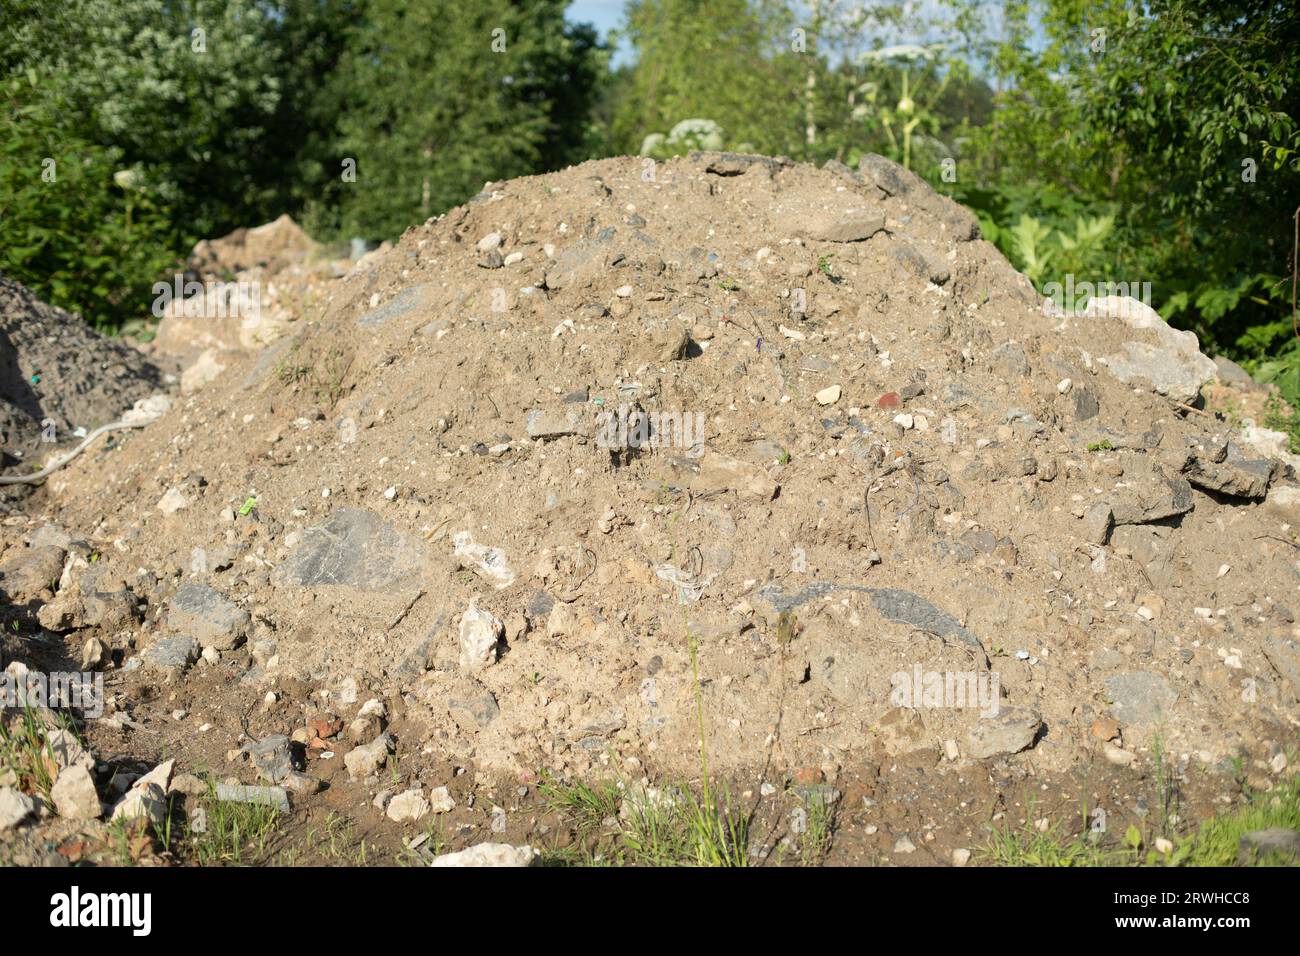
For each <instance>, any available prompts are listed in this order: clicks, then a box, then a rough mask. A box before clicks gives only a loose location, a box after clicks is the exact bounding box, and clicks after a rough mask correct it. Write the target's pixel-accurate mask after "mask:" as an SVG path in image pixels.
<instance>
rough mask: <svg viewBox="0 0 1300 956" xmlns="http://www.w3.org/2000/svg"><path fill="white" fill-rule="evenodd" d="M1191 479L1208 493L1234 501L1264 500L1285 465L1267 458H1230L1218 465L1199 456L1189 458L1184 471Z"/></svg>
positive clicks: (1183, 466)
mask: <svg viewBox="0 0 1300 956" xmlns="http://www.w3.org/2000/svg"><path fill="white" fill-rule="evenodd" d="M1180 470H1181V471H1182V473H1183V475H1184V476H1185V477H1186V478H1187V480H1188V481H1189V482H1190V483H1191V484H1193V485H1195V486H1196V487H1197V488H1201V489H1203V490H1205V491H1216V492H1219V493H1221V494H1225V495H1230V496H1232V497H1234V498H1256V499H1258V498H1263V497H1264V496H1265V495H1267V494H1268V486H1269V485H1270V484H1271V483H1272V481H1273V479H1274V478H1275V477H1277V474H1278V472H1279V471H1280V470H1281V465H1280V464H1279V463H1277V462H1275V461H1270V460H1269V459H1267V458H1260V459H1254V460H1247V459H1244V458H1229V459H1227V460H1226V461H1222V462H1214V461H1212V460H1209V459H1207V458H1203V457H1200V456H1198V455H1188V456H1187V458H1186V459H1185V461H1184V462H1183V465H1182V468H1181V469H1180Z"/></svg>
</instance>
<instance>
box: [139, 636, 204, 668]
mask: <svg viewBox="0 0 1300 956" xmlns="http://www.w3.org/2000/svg"><path fill="white" fill-rule="evenodd" d="M140 656H141V658H142V659H143V660H144V663H145V664H146V665H147V666H149V667H152V668H153V669H154V670H160V671H173V672H179V671H184V670H185V669H186V668H187V667H189V666H190V665H191V664H193V663H194V662H195V661H196V660H198V656H199V642H198V641H196V640H195V639H194V638H192V637H190V636H189V635H187V634H178V635H177V636H175V637H164V638H163V639H162V640H160V641H155V642H154V643H153V644H150V645H149V647H148V649H147V650H146V651H145V652H144V653H143V654H142V655H140Z"/></svg>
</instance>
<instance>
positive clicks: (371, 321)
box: [357, 285, 438, 328]
mask: <svg viewBox="0 0 1300 956" xmlns="http://www.w3.org/2000/svg"><path fill="white" fill-rule="evenodd" d="M437 292H438V289H437V286H432V285H414V286H411V287H410V288H409V289H403V290H402V291H401V292H399V293H398V294H397V295H396V296H394V297H393V298H392V299H390V300H389V301H388V302H385V303H383V304H382V305H380V306H379V307H378V308H375V309H372V310H371V311H369V312H367V313H366V314H365V315H363V316H362V317H361V318H359V319H357V325H359V326H361V327H362V328H376V327H378V326H381V325H386V324H387V323H389V322H391V321H392V320H393V319H397V318H401V317H402V316H404V315H406V314H407V313H409V312H412V311H414V310H415V309H418V308H420V307H421V306H425V305H431V304H432V302H433V299H434V296H435V295H437Z"/></svg>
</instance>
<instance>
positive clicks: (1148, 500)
mask: <svg viewBox="0 0 1300 956" xmlns="http://www.w3.org/2000/svg"><path fill="white" fill-rule="evenodd" d="M1125 485H1126V486H1125V487H1124V488H1121V489H1119V490H1117V491H1115V492H1114V493H1113V494H1111V495H1110V496H1109V504H1110V510H1111V513H1112V514H1113V516H1114V520H1115V524H1117V525H1121V524H1146V523H1148V522H1151V521H1160V520H1161V519H1163V518H1172V517H1174V516H1176V515H1181V514H1186V513H1187V512H1189V511H1191V510H1192V506H1193V504H1194V502H1193V499H1192V486H1191V485H1190V484H1188V482H1187V479H1185V478H1165V477H1163V476H1161V475H1155V474H1150V475H1137V476H1134V477H1131V478H1130V477H1128V476H1125Z"/></svg>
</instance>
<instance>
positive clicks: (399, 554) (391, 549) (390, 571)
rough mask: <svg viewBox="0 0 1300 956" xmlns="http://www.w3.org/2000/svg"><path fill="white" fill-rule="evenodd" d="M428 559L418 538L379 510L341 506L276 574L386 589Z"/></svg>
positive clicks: (287, 579)
mask: <svg viewBox="0 0 1300 956" xmlns="http://www.w3.org/2000/svg"><path fill="white" fill-rule="evenodd" d="M426 562H427V558H426V555H425V548H424V544H423V542H422V541H420V540H419V539H418V538H416V537H413V536H411V535H406V534H401V533H399V532H397V531H396V530H394V529H393V527H392V526H391V525H388V524H386V523H385V522H384V521H383V520H382V519H381V518H380V517H379V515H377V514H375V513H374V512H373V511H365V510H362V509H359V508H339V509H338V510H337V511H335V512H334V513H333V514H332V515H330V517H329V520H327V521H326V522H325V523H324V524H323V525H318V526H317V527H314V528H308V529H307V530H306V531H304V532H303V533H302V540H301V541H299V543H298V546H297V547H296V548H294V549H293V551H292V552H291V553H290V554H289V557H288V558H287V559H286V560H285V562H284V563H283V564H281V565H280V566H279V567H278V568H276V570H275V574H274V575H273V580H275V581H276V582H277V583H281V584H293V585H297V586H299V587H306V588H313V587H321V586H325V585H346V586H348V587H354V588H359V589H360V590H363V591H382V590H386V589H389V588H393V587H396V586H398V585H400V584H404V583H409V582H410V581H411V580H412V579H414V578H417V577H419V576H420V575H421V574H422V573H423V572H424V570H425V567H426Z"/></svg>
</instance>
